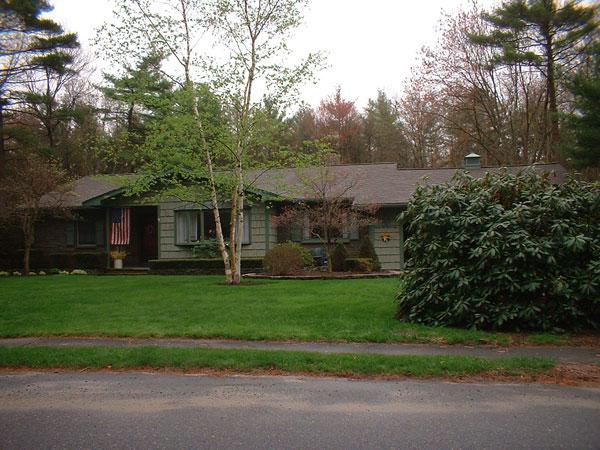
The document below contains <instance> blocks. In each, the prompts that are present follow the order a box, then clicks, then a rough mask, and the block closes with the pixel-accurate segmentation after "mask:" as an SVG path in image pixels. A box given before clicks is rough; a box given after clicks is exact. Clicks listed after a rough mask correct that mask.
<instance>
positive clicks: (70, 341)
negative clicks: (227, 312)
mask: <svg viewBox="0 0 600 450" xmlns="http://www.w3.org/2000/svg"><path fill="white" fill-rule="evenodd" d="M18 346H52V347H93V346H112V347H143V346H160V347H171V348H176V347H179V348H195V347H197V348H221V349H256V350H284V351H305V352H318V353H366V354H381V355H437V356H444V355H452V356H474V357H479V358H506V357H545V358H552V359H554V360H555V361H557V362H559V363H578V364H600V348H597V347H510V348H505V347H491V346H466V345H444V346H440V345H431V344H430V345H427V344H378V343H329V342H266V341H233V340H222V339H129V338H62V337H28V338H14V339H0V347H18Z"/></svg>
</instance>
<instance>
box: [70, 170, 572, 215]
mask: <svg viewBox="0 0 600 450" xmlns="http://www.w3.org/2000/svg"><path fill="white" fill-rule="evenodd" d="M528 167H530V166H509V167H507V170H508V171H509V172H511V173H517V172H519V171H521V170H525V169H527V168H528ZM533 167H534V168H535V170H536V171H538V172H540V173H542V172H551V173H553V174H554V181H555V182H557V183H560V182H562V181H563V180H564V178H565V175H566V170H565V169H564V167H562V166H561V165H560V164H536V165H534V166H533ZM458 170H462V169H456V168H452V169H399V168H397V166H396V164H395V163H381V164H353V165H335V166H330V167H328V168H327V169H325V171H326V177H327V179H328V180H329V181H327V182H326V183H328V184H329V185H330V186H331V189H336V187H337V188H339V189H345V188H346V187H348V188H349V189H348V192H347V197H349V198H352V199H353V200H354V202H355V203H356V204H359V205H367V204H378V205H401V204H406V203H408V201H409V200H410V197H411V196H412V194H413V192H414V191H415V189H416V187H417V185H418V184H419V183H428V184H441V183H446V182H448V181H450V180H451V179H452V177H453V176H454V174H455V173H456V172H457V171H458ZM498 170H501V168H499V167H493V168H492V167H484V168H482V169H479V170H470V171H469V173H470V174H471V175H473V176H475V177H482V176H483V175H484V174H485V173H486V172H489V171H498ZM322 174H323V169H321V168H304V169H270V170H267V171H253V172H250V173H248V174H247V176H246V179H247V182H248V183H250V185H251V186H252V187H255V188H258V189H261V190H263V191H267V192H270V193H273V194H277V195H280V196H284V197H291V198H295V199H299V200H306V199H309V198H310V197H311V196H312V195H311V191H312V190H311V189H306V188H304V187H303V186H306V183H307V180H308V181H311V180H315V179H317V178H320V177H321V176H322ZM132 176H133V175H93V176H87V177H83V178H80V179H79V180H77V181H75V182H74V183H73V185H72V189H71V191H70V192H69V193H68V194H67V195H66V197H65V202H64V205H65V206H68V207H74V208H76V207H81V206H82V204H83V202H85V201H88V200H90V199H93V198H95V197H99V196H102V195H105V194H108V193H110V192H112V191H115V190H116V189H119V188H120V187H123V186H124V185H125V184H126V183H127V181H128V180H130V179H131V177H132Z"/></svg>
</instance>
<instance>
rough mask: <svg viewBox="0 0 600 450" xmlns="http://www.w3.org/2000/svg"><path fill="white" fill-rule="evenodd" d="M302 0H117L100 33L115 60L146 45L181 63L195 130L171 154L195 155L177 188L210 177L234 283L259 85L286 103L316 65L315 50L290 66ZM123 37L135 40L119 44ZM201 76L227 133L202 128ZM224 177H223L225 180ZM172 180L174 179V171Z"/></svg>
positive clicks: (218, 235)
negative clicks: (224, 215)
mask: <svg viewBox="0 0 600 450" xmlns="http://www.w3.org/2000/svg"><path fill="white" fill-rule="evenodd" d="M306 3H307V1H306V0H236V1H233V0H206V1H199V0H171V1H168V2H158V1H151V0H132V1H124V0H121V1H119V2H118V3H117V9H116V15H117V20H116V21H113V22H112V23H111V24H109V25H107V26H106V28H105V32H104V33H103V34H101V36H100V39H99V42H101V43H102V42H104V43H105V44H107V45H106V46H105V47H106V48H108V49H109V53H110V54H113V55H115V57H117V58H121V59H127V58H128V57H131V56H132V55H139V48H146V49H150V50H152V51H159V52H161V54H163V55H165V56H166V58H167V60H169V61H172V62H173V63H175V64H176V65H177V66H178V67H179V68H180V69H181V70H180V73H179V74H171V78H172V79H173V80H174V81H176V82H177V83H178V84H179V85H180V87H181V89H182V92H183V93H186V94H187V95H188V100H187V103H186V104H187V105H188V107H189V108H190V113H191V116H192V117H193V118H194V123H195V125H196V127H197V133H195V134H193V135H191V136H189V138H190V139H191V140H190V145H189V147H188V148H187V149H188V150H189V149H194V151H192V152H188V154H187V155H186V156H187V158H181V157H177V158H175V159H176V160H178V161H179V162H180V163H181V162H185V163H187V164H188V165H190V162H191V161H195V163H193V164H192V167H191V168H192V170H189V171H181V170H179V173H180V174H181V175H182V176H181V178H183V183H179V187H180V188H184V187H185V186H184V184H189V182H190V181H194V180H196V181H197V180H200V179H203V180H205V181H206V182H207V185H208V186H207V188H208V189H207V196H208V199H209V202H210V204H211V207H212V210H213V214H214V221H215V228H216V239H217V243H218V245H219V250H220V253H221V256H222V258H223V263H224V267H225V275H226V279H227V281H228V282H229V283H232V284H238V283H239V282H240V276H241V245H242V233H241V230H242V229H243V221H244V206H245V197H246V192H247V188H248V187H249V186H247V185H246V182H245V177H244V171H245V168H246V167H247V165H248V164H251V161H249V160H248V153H249V148H250V145H251V143H252V142H253V133H254V132H255V127H254V123H253V121H252V120H251V118H252V115H253V111H254V109H255V107H256V105H257V102H256V100H255V97H256V90H257V83H260V86H261V89H262V90H263V91H264V92H265V93H266V95H267V96H268V97H269V98H271V99H276V100H277V102H280V103H282V104H285V101H284V99H289V98H291V97H293V96H294V94H297V88H298V86H299V84H300V83H301V82H303V81H304V80H306V78H308V77H310V76H311V75H312V69H313V68H314V67H315V65H316V64H318V60H319V58H318V56H317V55H309V56H308V57H307V58H306V59H305V60H303V61H302V62H300V63H299V64H298V65H295V66H290V65H289V64H287V61H286V60H288V59H289V58H288V57H289V50H288V48H287V45H286V44H287V42H288V38H289V37H290V35H291V33H292V32H293V31H294V29H296V28H297V27H298V25H299V24H300V23H301V20H302V11H303V8H304V6H305V5H306ZM206 31H210V33H205V32H206ZM203 35H204V36H207V35H209V36H212V37H213V38H214V40H213V42H212V44H214V45H215V46H216V47H218V48H220V49H221V52H220V53H219V52H217V53H216V54H215V55H213V56H214V57H213V58H208V57H207V56H210V55H202V54H199V53H198V48H197V43H198V40H199V39H201V37H202V36H203ZM123 41H127V42H133V44H132V45H128V44H125V45H122V42H123ZM131 52H132V53H131ZM223 55H225V58H223ZM201 68H202V69H204V71H202V72H201V71H200V69H201ZM199 75H204V76H205V79H207V81H208V82H209V83H210V84H211V88H212V89H211V91H212V92H213V93H215V94H216V95H218V97H219V100H220V104H221V105H222V107H223V111H224V114H225V117H226V119H227V120H226V122H227V125H228V126H227V128H228V130H227V131H228V133H226V135H222V134H220V133H216V134H213V135H211V130H210V129H209V128H208V127H207V124H206V120H205V119H206V116H205V115H204V114H203V112H202V110H201V105H200V101H199V100H200V98H199V95H198V86H199V84H200V83H199ZM183 103H185V102H182V104H183ZM184 147H185V146H184ZM179 153H181V152H179ZM156 156H157V157H158V158H162V159H163V160H165V159H168V160H169V161H170V162H172V161H173V159H174V158H173V156H174V155H169V156H168V158H165V155H156ZM167 165H168V164H167ZM172 168H174V169H177V168H178V167H172ZM179 169H181V168H179ZM169 173H171V174H172V173H173V171H172V170H171V171H169ZM181 178H179V180H181ZM222 178H227V180H226V181H223V182H222V180H221V179H222ZM163 181H164V180H163ZM169 181H171V182H173V183H177V182H178V180H177V179H175V178H174V177H172V176H171V177H170V178H169ZM146 186H147V187H157V186H158V184H157V183H155V184H152V183H149V184H148V183H147V184H146ZM191 189H197V188H196V187H192V188H191ZM223 198H226V199H228V200H229V201H230V206H231V214H230V217H231V220H230V227H229V229H230V235H229V236H228V238H229V239H227V237H226V236H224V235H223V227H222V226H221V214H220V212H219V205H220V203H221V200H222V199H223ZM238 230H239V232H238ZM226 240H228V241H229V245H227V242H226Z"/></svg>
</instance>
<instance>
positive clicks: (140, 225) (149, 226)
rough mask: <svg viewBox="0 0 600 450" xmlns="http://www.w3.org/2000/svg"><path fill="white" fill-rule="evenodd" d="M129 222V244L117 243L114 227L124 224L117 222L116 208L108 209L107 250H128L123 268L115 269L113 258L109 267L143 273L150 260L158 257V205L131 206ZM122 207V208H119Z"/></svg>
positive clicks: (118, 270)
mask: <svg viewBox="0 0 600 450" xmlns="http://www.w3.org/2000/svg"><path fill="white" fill-rule="evenodd" d="M127 208H128V209H129V223H128V224H127V225H126V228H127V230H125V232H126V233H128V244H123V245H117V244H115V243H114V242H115V236H114V233H112V230H113V228H114V227H117V226H124V225H122V224H119V223H115V219H114V218H113V216H114V214H113V213H114V212H115V210H114V208H107V210H106V231H107V236H106V250H107V253H108V254H109V255H110V253H111V252H112V251H114V250H120V251H124V252H126V254H127V255H126V257H125V258H124V259H123V269H113V267H114V266H113V261H112V260H111V259H112V258H110V257H109V259H108V261H107V269H108V270H110V271H112V270H116V271H117V272H118V273H124V271H134V272H136V273H138V272H139V273H143V272H144V271H147V270H148V261H149V260H151V259H157V258H158V207H157V206H130V207H127ZM119 209H122V208H119ZM111 210H112V213H111Z"/></svg>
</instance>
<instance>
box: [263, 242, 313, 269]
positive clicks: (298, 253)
mask: <svg viewBox="0 0 600 450" xmlns="http://www.w3.org/2000/svg"><path fill="white" fill-rule="evenodd" d="M312 265H314V260H313V256H312V253H311V252H310V251H308V250H307V249H305V248H304V247H302V245H300V244H298V243H297V242H291V241H288V242H284V243H281V244H277V245H276V246H275V247H273V248H272V249H270V250H269V251H268V252H267V254H266V255H265V259H264V261H263V266H264V269H265V272H266V273H268V274H271V275H289V274H292V273H295V272H298V271H299V270H302V269H303V268H305V267H311V266H312Z"/></svg>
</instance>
